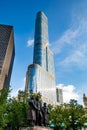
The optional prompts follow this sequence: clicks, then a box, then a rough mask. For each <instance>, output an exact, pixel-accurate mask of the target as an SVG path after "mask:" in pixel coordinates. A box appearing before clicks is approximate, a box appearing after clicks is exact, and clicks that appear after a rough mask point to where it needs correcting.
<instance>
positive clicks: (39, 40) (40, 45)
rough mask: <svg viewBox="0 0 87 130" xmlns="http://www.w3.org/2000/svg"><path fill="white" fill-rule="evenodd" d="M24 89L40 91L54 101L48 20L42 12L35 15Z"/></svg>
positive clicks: (52, 63) (53, 79)
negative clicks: (31, 47) (31, 62)
mask: <svg viewBox="0 0 87 130" xmlns="http://www.w3.org/2000/svg"><path fill="white" fill-rule="evenodd" d="M25 90H26V91H32V92H33V93H36V92H40V93H41V95H42V96H44V97H46V98H48V99H50V100H52V101H55V102H56V87H55V74H54V58H53V52H52V51H51V50H50V48H49V41H48V20H47V17H46V16H45V14H44V13H43V12H38V13H37V16H36V23H35V36H34V56H33V64H31V65H29V66H28V70H27V73H26V85H25Z"/></svg>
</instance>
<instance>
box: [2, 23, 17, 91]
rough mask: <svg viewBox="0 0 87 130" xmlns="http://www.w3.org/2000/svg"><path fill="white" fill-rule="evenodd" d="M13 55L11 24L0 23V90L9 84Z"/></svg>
mask: <svg viewBox="0 0 87 130" xmlns="http://www.w3.org/2000/svg"><path fill="white" fill-rule="evenodd" d="M14 55H15V50H14V31H13V26H9V25H2V24H0V90H1V89H2V88H3V87H9V86H10V79H11V73H12V67H13V61H14Z"/></svg>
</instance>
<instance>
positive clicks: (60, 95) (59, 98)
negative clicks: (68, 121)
mask: <svg viewBox="0 0 87 130" xmlns="http://www.w3.org/2000/svg"><path fill="white" fill-rule="evenodd" d="M56 95H57V102H58V103H60V104H63V92H62V89H61V88H56Z"/></svg>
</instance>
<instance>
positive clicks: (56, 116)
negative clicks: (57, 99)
mask: <svg viewBox="0 0 87 130" xmlns="http://www.w3.org/2000/svg"><path fill="white" fill-rule="evenodd" d="M85 115H86V112H85V110H84V108H83V107H82V106H81V105H79V104H78V103H77V101H76V100H70V103H69V104H64V105H63V106H56V107H54V108H52V109H51V112H50V120H51V123H52V124H54V128H55V130H58V129H59V130H62V129H64V128H65V129H66V130H69V129H70V128H72V129H73V130H77V129H81V128H82V127H83V125H84V123H85V122H87V117H85Z"/></svg>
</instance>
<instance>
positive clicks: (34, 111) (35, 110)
mask: <svg viewBox="0 0 87 130" xmlns="http://www.w3.org/2000/svg"><path fill="white" fill-rule="evenodd" d="M48 114H49V110H48V107H47V105H46V103H44V105H43V107H42V106H41V104H40V101H39V97H38V96H37V97H36V99H35V100H34V98H33V97H31V98H30V100H29V110H28V115H27V119H28V121H29V124H30V126H35V125H36V126H42V125H43V126H47V125H48V122H49V119H48Z"/></svg>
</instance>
